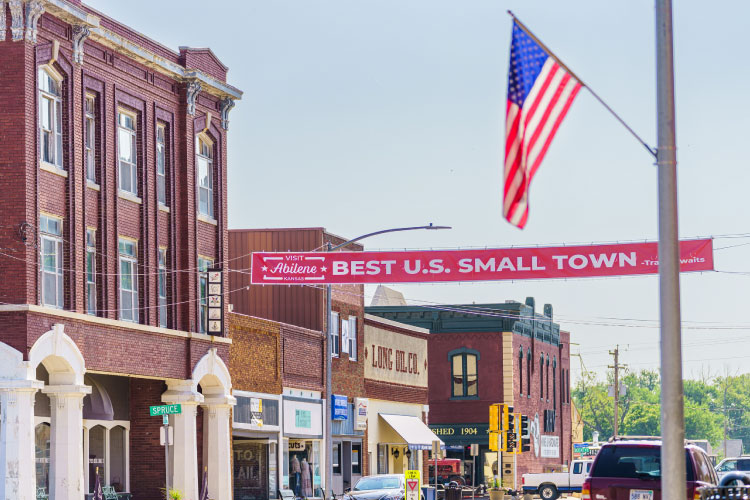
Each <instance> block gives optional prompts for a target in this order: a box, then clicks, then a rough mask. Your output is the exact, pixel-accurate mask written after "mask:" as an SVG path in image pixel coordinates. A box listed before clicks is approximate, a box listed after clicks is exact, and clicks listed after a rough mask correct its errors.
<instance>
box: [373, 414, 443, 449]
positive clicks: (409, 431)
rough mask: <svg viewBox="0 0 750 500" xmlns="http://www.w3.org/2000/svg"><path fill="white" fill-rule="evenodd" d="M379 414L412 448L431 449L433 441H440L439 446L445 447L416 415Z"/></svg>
mask: <svg viewBox="0 0 750 500" xmlns="http://www.w3.org/2000/svg"><path fill="white" fill-rule="evenodd" d="M380 416H381V417H382V418H383V420H385V421H386V422H387V423H388V425H390V426H391V428H392V429H393V430H394V431H396V433H397V434H398V435H399V436H401V437H402V438H403V439H404V441H405V442H406V444H408V445H409V448H410V449H412V450H431V449H432V442H433V441H440V447H441V448H445V443H443V441H442V440H441V439H440V438H439V437H437V436H436V435H435V433H434V432H432V431H431V430H430V428H429V427H427V426H426V425H425V424H424V422H422V420H420V419H419V418H418V417H413V416H411V415H388V414H384V413H381V414H380Z"/></svg>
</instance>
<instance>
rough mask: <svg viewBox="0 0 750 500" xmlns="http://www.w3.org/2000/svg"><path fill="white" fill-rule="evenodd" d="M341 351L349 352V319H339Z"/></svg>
mask: <svg viewBox="0 0 750 500" xmlns="http://www.w3.org/2000/svg"><path fill="white" fill-rule="evenodd" d="M341 352H346V353H348V352H349V320H348V319H342V320H341Z"/></svg>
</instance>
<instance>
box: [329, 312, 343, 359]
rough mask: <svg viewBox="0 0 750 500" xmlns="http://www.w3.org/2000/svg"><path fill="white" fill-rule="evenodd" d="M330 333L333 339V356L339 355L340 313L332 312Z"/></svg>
mask: <svg viewBox="0 0 750 500" xmlns="http://www.w3.org/2000/svg"><path fill="white" fill-rule="evenodd" d="M328 333H329V336H330V338H331V340H330V342H331V355H332V356H334V357H337V356H338V355H339V352H340V349H339V313H337V312H334V311H331V324H330V325H329V326H328Z"/></svg>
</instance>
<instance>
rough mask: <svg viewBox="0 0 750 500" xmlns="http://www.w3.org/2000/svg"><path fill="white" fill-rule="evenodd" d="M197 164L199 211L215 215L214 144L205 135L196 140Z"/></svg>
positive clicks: (210, 215)
mask: <svg viewBox="0 0 750 500" xmlns="http://www.w3.org/2000/svg"><path fill="white" fill-rule="evenodd" d="M195 165H196V168H195V170H196V174H197V176H198V181H197V182H196V185H197V186H198V213H200V214H202V215H206V216H208V217H213V216H214V172H213V170H214V144H213V142H212V141H211V139H209V138H208V137H206V136H205V135H199V136H198V140H197V141H196V142H195Z"/></svg>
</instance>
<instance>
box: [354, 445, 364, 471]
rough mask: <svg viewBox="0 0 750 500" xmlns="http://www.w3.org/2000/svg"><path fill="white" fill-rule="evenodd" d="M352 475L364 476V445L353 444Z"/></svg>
mask: <svg viewBox="0 0 750 500" xmlns="http://www.w3.org/2000/svg"><path fill="white" fill-rule="evenodd" d="M352 474H362V443H352Z"/></svg>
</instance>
